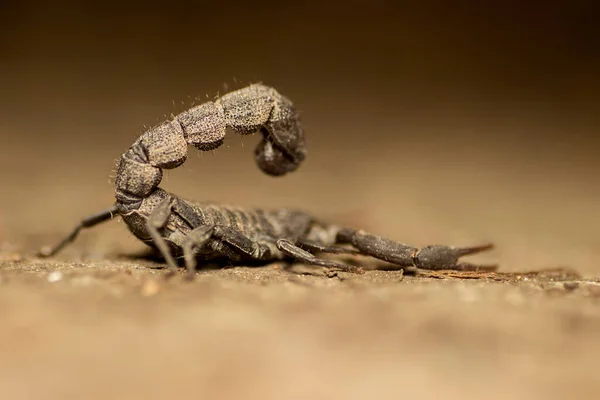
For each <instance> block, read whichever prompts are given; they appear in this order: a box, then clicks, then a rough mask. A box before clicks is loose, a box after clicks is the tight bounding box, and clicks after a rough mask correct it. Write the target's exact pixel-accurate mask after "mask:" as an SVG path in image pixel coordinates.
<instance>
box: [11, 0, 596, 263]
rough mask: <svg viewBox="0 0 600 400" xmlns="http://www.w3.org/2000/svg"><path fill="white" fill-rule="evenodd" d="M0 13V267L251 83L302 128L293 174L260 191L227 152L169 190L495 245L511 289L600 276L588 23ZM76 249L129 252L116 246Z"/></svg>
mask: <svg viewBox="0 0 600 400" xmlns="http://www.w3.org/2000/svg"><path fill="white" fill-rule="evenodd" d="M0 4H1V8H0V90H1V91H0V110H1V111H0V112H1V118H0V135H1V136H0V138H1V141H0V171H2V172H0V187H1V189H0V190H1V192H2V196H1V197H0V207H1V208H0V212H1V215H0V218H1V219H0V224H1V225H0V235H1V236H0V238H2V239H3V241H4V242H7V243H10V245H11V246H14V247H16V248H19V249H22V250H24V251H27V252H30V251H33V250H35V249H36V248H37V246H39V245H41V244H43V243H45V242H47V241H49V240H55V239H56V238H57V237H58V235H60V234H62V233H64V232H66V230H68V229H69V228H70V227H71V226H72V225H73V224H74V223H75V221H76V220H77V219H78V218H80V217H82V216H83V215H85V214H87V213H90V212H94V211H96V210H99V209H100V208H103V207H105V206H107V205H109V204H110V202H111V201H112V185H111V183H110V181H109V176H110V175H111V174H112V173H113V168H114V163H115V160H117V158H118V157H119V156H120V154H121V153H122V152H124V151H125V150H126V149H127V147H128V146H129V145H130V144H131V143H132V142H133V141H134V140H135V138H136V136H137V135H138V134H140V133H141V132H142V131H143V128H144V126H148V125H152V124H154V123H157V122H159V121H160V120H162V119H164V118H165V116H168V115H170V114H171V113H176V112H179V111H181V110H183V109H185V108H187V107H188V106H190V105H191V103H192V102H193V101H194V99H195V98H199V99H205V98H206V96H208V97H209V98H212V97H213V96H215V95H216V94H218V93H223V92H225V91H227V90H231V89H234V88H239V87H242V86H244V85H246V84H247V83H249V82H257V81H262V82H263V83H265V84H269V85H272V86H274V87H276V88H277V89H278V90H279V91H280V92H281V93H283V94H284V95H286V96H288V97H290V98H291V99H292V100H293V101H294V102H295V103H296V105H297V107H298V108H299V109H300V110H301V111H302V114H303V120H304V123H305V128H306V133H307V139H308V146H309V158H308V159H307V161H306V163H305V164H304V166H303V167H302V168H300V170H299V171H298V172H297V173H295V174H293V175H292V176H289V177H286V178H285V179H273V178H269V177H266V176H263V175H262V174H261V173H260V171H259V170H258V169H257V168H256V167H255V166H254V162H253V160H252V155H251V149H252V148H253V146H254V143H255V141H256V138H241V137H239V136H236V135H233V134H230V135H229V136H228V139H227V144H228V145H227V146H225V147H223V148H221V149H219V150H218V151H216V152H215V153H214V155H213V154H210V153H206V154H199V153H197V152H196V150H193V149H192V150H190V152H191V153H190V154H191V157H190V159H189V161H188V162H187V163H186V164H185V166H183V167H182V168H179V170H177V171H171V172H169V173H168V174H167V175H166V178H165V179H164V180H163V184H162V185H163V187H165V188H167V189H169V190H172V191H174V192H176V193H178V194H181V195H183V196H187V197H191V198H198V199H214V200H218V201H226V202H232V203H239V204H242V205H255V206H272V207H277V206H283V205H285V206H295V207H301V208H304V209H307V210H308V211H311V212H313V213H315V214H317V215H321V216H324V217H327V218H330V219H332V220H333V219H335V220H338V221H342V222H344V223H347V224H352V225H357V226H361V227H365V228H367V229H370V230H372V231H376V232H379V233H382V234H385V235H388V236H392V237H394V238H396V239H398V240H402V241H405V242H411V243H415V244H418V245H422V244H426V243H431V242H435V243H437V242H447V243H452V244H470V243H474V242H481V241H488V240H490V241H493V242H495V243H497V244H498V246H499V247H498V250H497V251H496V252H495V253H493V254H491V255H489V257H488V256H486V257H488V258H487V260H498V261H500V262H501V264H502V267H503V268H505V269H508V270H510V269H513V270H514V269H529V268H540V267H551V266H558V265H568V266H572V267H575V268H577V269H578V270H580V271H583V272H586V273H591V274H595V273H597V272H598V271H600V266H599V265H598V256H599V250H598V248H599V247H598V245H599V243H600V216H599V215H600V214H599V213H598V206H597V204H598V200H599V199H600V187H599V185H598V183H597V178H596V176H597V173H598V167H599V165H600V162H599V161H598V157H597V151H598V144H599V135H598V128H599V127H600V119H599V117H598V115H599V114H598V111H599V100H598V93H599V90H600V78H599V76H598V73H597V71H598V70H599V68H600V51H599V50H598V49H599V48H600V46H599V45H600V41H599V40H598V34H597V27H596V26H595V25H596V21H595V20H594V13H593V12H592V5H593V2H592V1H589V2H584V1H568V2H567V1H564V2H554V3H548V2H521V1H488V2H475V1H472V2H469V1H458V2H445V1H425V2H423V1H418V2H417V1H415V2H385V1H368V2H367V1H365V2H352V1H351V2H302V1H299V2H290V3H283V2H282V3H278V4H277V5H272V4H270V3H254V4H250V2H248V3H244V2H239V3H237V2H218V1H213V2H202V1H171V2H168V3H162V2H156V4H153V3H152V2H148V1H145V2H127V4H126V5H125V3H124V2H117V1H102V2H100V1H89V2H72V3H67V2H60V3H57V2H50V1H29V2H26V1H23V2H18V1H7V0H3V1H2V2H1V3H0ZM108 232H112V233H114V234H113V235H109V234H108ZM78 246H79V247H78V248H79V250H80V251H84V252H86V254H92V253H94V252H96V253H102V254H105V253H107V252H108V253H111V254H117V253H123V252H129V251H134V249H138V248H140V247H139V246H141V245H139V244H138V243H137V242H135V241H134V240H133V239H131V238H130V237H129V235H128V234H127V232H126V231H125V229H124V227H123V226H122V225H120V224H109V225H107V226H105V227H102V228H99V229H98V230H97V231H96V232H94V233H89V234H88V235H84V237H82V239H81V241H80V242H78Z"/></svg>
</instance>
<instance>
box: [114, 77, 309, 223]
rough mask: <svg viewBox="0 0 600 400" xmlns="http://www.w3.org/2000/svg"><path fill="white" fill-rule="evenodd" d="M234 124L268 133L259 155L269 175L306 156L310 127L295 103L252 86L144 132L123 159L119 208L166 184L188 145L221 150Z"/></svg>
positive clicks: (126, 209) (128, 206) (118, 182)
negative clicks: (167, 171)
mask: <svg viewBox="0 0 600 400" xmlns="http://www.w3.org/2000/svg"><path fill="white" fill-rule="evenodd" d="M228 127H229V128H231V129H232V130H233V131H234V132H237V133H239V134H242V135H246V134H250V133H255V132H260V133H262V135H263V138H262V140H261V142H260V143H259V144H258V146H257V147H256V149H255V151H254V155H255V160H256V163H257V165H258V166H259V168H260V169H261V170H263V171H264V172H265V173H266V174H269V175H273V176H280V175H285V174H287V173H288V172H292V171H294V170H295V169H296V168H298V166H299V165H300V164H301V163H302V161H304V158H305V156H306V150H305V146H304V132H303V130H302V125H301V123H300V118H299V116H298V113H297V112H296V110H295V108H294V105H293V104H292V102H291V101H290V100H288V99H287V98H285V97H284V96H282V95H281V94H279V93H278V92H277V91H276V90H275V89H273V88H271V87H268V86H264V85H260V84H254V85H250V86H247V87H245V88H242V89H239V90H236V91H233V92H230V93H227V94H225V95H224V96H222V97H220V98H219V99H217V100H216V101H214V102H212V101H211V102H206V103H203V104H201V105H199V106H196V107H193V108H191V109H189V110H187V111H184V112H182V113H181V114H179V115H177V116H175V117H174V118H173V119H172V120H169V121H165V122H163V123H161V124H159V125H157V126H155V127H153V128H151V129H149V130H148V131H146V132H145V133H143V134H142V135H141V136H140V137H139V139H138V140H136V141H135V143H134V144H133V145H132V146H131V147H130V148H129V150H127V151H126V152H125V153H124V154H123V155H122V156H121V160H120V162H119V167H118V169H117V176H116V190H115V192H116V193H115V197H116V199H117V204H116V205H117V207H118V209H119V212H120V213H121V214H125V213H128V212H131V211H134V210H136V209H138V208H139V207H140V205H141V203H142V200H143V199H144V198H146V197H147V196H148V195H149V194H150V193H152V191H153V190H154V189H155V188H157V187H158V185H159V184H160V182H161V179H162V170H163V169H171V168H176V167H178V166H180V165H181V164H183V163H184V162H185V160H186V158H187V146H188V144H191V145H193V146H194V147H196V148H197V149H199V150H203V151H207V150H213V149H216V148H217V147H219V146H221V145H222V144H223V140H224V138H225V132H226V129H227V128H228Z"/></svg>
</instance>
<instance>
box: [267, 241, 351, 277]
mask: <svg viewBox="0 0 600 400" xmlns="http://www.w3.org/2000/svg"><path fill="white" fill-rule="evenodd" d="M277 248H278V249H279V251H281V252H282V253H283V254H285V255H287V256H289V257H291V258H293V259H296V260H298V261H301V262H303V263H305V264H309V265H316V266H319V267H325V268H328V269H330V270H338V271H344V272H352V273H361V272H362V270H361V269H360V268H357V267H355V266H353V265H348V264H344V263H341V262H338V261H334V260H325V259H323V258H317V257H315V255H314V254H312V253H310V252H308V251H306V250H304V249H302V248H301V247H299V246H297V245H295V244H294V243H292V242H290V241H289V240H287V239H279V240H278V241H277Z"/></svg>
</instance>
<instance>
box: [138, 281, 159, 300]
mask: <svg viewBox="0 0 600 400" xmlns="http://www.w3.org/2000/svg"><path fill="white" fill-rule="evenodd" d="M160 289H161V287H160V285H159V284H158V282H157V281H156V280H154V279H149V280H147V281H146V282H144V284H143V285H142V296H154V295H155V294H157V293H158V292H160Z"/></svg>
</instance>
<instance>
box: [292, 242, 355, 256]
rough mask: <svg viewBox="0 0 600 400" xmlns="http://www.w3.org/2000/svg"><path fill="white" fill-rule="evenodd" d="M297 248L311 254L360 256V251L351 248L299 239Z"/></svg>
mask: <svg viewBox="0 0 600 400" xmlns="http://www.w3.org/2000/svg"><path fill="white" fill-rule="evenodd" d="M296 246H298V247H300V248H301V249H303V250H306V251H309V252H311V253H330V254H360V251H359V250H357V249H353V248H351V247H343V246H325V245H322V244H320V243H317V242H314V241H312V240H306V239H299V240H298V241H297V242H296Z"/></svg>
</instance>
